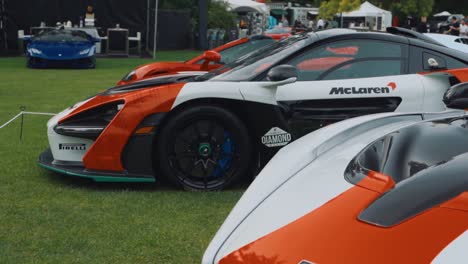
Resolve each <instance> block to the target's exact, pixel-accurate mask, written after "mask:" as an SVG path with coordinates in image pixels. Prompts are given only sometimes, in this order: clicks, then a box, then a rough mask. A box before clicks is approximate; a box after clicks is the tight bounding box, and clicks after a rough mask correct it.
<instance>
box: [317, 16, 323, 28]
mask: <svg viewBox="0 0 468 264" xmlns="http://www.w3.org/2000/svg"><path fill="white" fill-rule="evenodd" d="M324 27H325V22H324V21H323V19H322V18H321V17H319V20H318V22H317V29H318V30H322V29H323V28H324Z"/></svg>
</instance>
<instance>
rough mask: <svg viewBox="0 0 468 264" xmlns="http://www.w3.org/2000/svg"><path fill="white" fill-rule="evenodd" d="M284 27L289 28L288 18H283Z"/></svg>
mask: <svg viewBox="0 0 468 264" xmlns="http://www.w3.org/2000/svg"><path fill="white" fill-rule="evenodd" d="M283 27H289V21H288V19H287V18H286V17H285V18H283Z"/></svg>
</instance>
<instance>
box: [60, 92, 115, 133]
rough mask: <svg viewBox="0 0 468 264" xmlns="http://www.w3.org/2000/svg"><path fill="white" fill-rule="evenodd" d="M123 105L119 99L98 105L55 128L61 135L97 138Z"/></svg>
mask: <svg viewBox="0 0 468 264" xmlns="http://www.w3.org/2000/svg"><path fill="white" fill-rule="evenodd" d="M123 105H124V102H123V101H118V102H112V103H109V104H105V105H101V106H98V107H96V108H93V109H90V110H87V111H85V112H83V113H80V114H78V115H76V116H73V117H71V118H70V119H67V120H65V121H63V122H62V123H59V124H58V125H56V126H55V127H54V130H55V132H56V133H57V134H60V135H65V136H72V137H82V138H89V139H96V138H97V137H98V136H99V135H100V134H101V132H102V131H103V130H104V129H105V128H106V127H107V125H108V124H109V123H110V122H111V121H112V119H113V118H114V117H115V115H117V113H118V112H119V111H120V110H121V109H122V108H123Z"/></svg>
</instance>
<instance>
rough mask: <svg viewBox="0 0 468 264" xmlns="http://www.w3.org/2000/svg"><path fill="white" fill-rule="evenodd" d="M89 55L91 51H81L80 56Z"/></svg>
mask: <svg viewBox="0 0 468 264" xmlns="http://www.w3.org/2000/svg"><path fill="white" fill-rule="evenodd" d="M88 53H89V49H85V50H82V51H80V55H85V54H88Z"/></svg>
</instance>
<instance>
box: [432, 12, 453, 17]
mask: <svg viewBox="0 0 468 264" xmlns="http://www.w3.org/2000/svg"><path fill="white" fill-rule="evenodd" d="M451 15H452V14H450V13H449V12H448V11H443V12H440V13H437V14H434V16H435V17H444V16H446V17H449V16H451Z"/></svg>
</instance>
